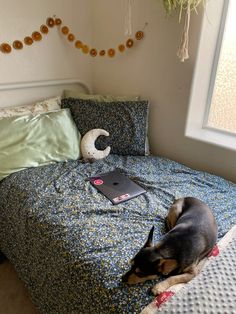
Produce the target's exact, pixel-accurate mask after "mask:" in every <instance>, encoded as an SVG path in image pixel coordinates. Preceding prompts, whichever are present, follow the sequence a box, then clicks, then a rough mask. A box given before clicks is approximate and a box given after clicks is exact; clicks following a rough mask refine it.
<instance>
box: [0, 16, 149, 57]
mask: <svg viewBox="0 0 236 314" xmlns="http://www.w3.org/2000/svg"><path fill="white" fill-rule="evenodd" d="M54 26H58V28H59V30H60V32H61V33H62V34H63V35H64V36H66V38H67V40H68V41H69V42H71V43H74V47H75V48H77V49H81V51H82V52H83V53H84V54H88V55H90V56H91V57H96V56H101V57H103V56H108V57H110V58H113V57H115V55H116V53H117V51H116V49H114V48H109V49H108V50H105V49H101V50H98V49H96V48H91V49H90V48H89V46H88V45H87V44H85V43H83V42H82V41H81V40H79V39H77V38H76V37H75V35H74V34H73V33H71V32H70V29H69V27H68V26H66V25H64V26H62V20H61V19H60V18H52V17H49V18H47V21H46V25H45V24H42V25H41V26H40V31H34V32H33V33H32V34H31V36H26V37H25V38H24V39H23V41H20V40H14V41H13V43H12V44H9V43H2V44H0V52H2V53H5V54H8V53H11V52H12V48H13V49H15V50H21V49H23V48H24V45H26V46H31V45H32V44H33V43H34V42H37V41H41V40H42V38H43V36H42V35H47V34H48V32H49V30H50V28H53V27H54ZM143 37H144V33H143V31H137V32H136V34H135V38H134V39H133V38H129V39H128V40H127V41H126V42H125V43H121V44H119V45H118V46H117V49H118V51H119V52H120V53H123V52H124V51H125V50H126V48H128V49H130V48H132V47H133V46H134V45H135V40H136V41H139V40H141V39H143Z"/></svg>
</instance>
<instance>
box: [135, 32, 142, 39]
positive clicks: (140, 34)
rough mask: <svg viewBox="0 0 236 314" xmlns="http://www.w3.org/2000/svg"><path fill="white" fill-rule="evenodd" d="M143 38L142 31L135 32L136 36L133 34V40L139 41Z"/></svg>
mask: <svg viewBox="0 0 236 314" xmlns="http://www.w3.org/2000/svg"><path fill="white" fill-rule="evenodd" d="M143 37H144V33H143V32H142V31H137V32H136V34H135V38H136V39H137V40H140V39H142V38H143Z"/></svg>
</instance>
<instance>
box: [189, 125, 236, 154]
mask: <svg viewBox="0 0 236 314" xmlns="http://www.w3.org/2000/svg"><path fill="white" fill-rule="evenodd" d="M185 136H187V137H189V138H192V139H195V140H199V141H202V142H206V143H209V144H214V145H217V146H220V147H223V148H227V149H230V150H233V151H236V135H235V134H234V133H230V132H227V131H224V130H219V129H214V128H210V127H205V128H194V127H191V126H187V128H186V131H185Z"/></svg>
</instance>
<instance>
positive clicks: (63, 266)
mask: <svg viewBox="0 0 236 314" xmlns="http://www.w3.org/2000/svg"><path fill="white" fill-rule="evenodd" d="M115 168H118V169H120V171H122V172H124V173H126V174H127V175H128V176H129V177H131V178H133V180H134V181H135V182H137V183H138V184H140V185H141V186H142V187H144V188H145V189H146V190H147V193H146V194H144V195H141V196H139V197H137V198H134V199H132V200H130V201H128V202H125V203H122V204H119V205H117V206H113V205H112V204H111V203H110V201H109V200H108V199H106V198H105V197H104V196H103V195H102V194H100V193H98V191H97V190H96V189H95V188H94V187H93V186H92V185H90V183H89V182H88V181H87V180H86V178H88V177H89V176H93V175H95V174H96V173H103V172H107V171H111V170H114V169H115ZM0 195H1V198H0V249H1V250H2V251H3V252H4V253H5V254H6V256H7V257H8V258H9V259H10V261H11V262H12V263H13V264H14V266H15V268H16V271H17V272H18V274H19V276H20V278H21V279H22V280H23V281H24V282H25V284H26V286H27V288H28V291H29V293H30V295H31V298H32V300H33V302H34V304H35V305H36V307H37V309H38V312H39V313H58V314H64V313H65V314H69V313H71V314H77V313H83V314H86V313H96V314H97V313H104V314H106V313H108V314H109V313H132V314H133V313H140V312H141V310H142V309H143V308H144V307H145V306H146V305H147V304H148V303H149V302H151V301H152V299H153V297H152V296H150V295H149V294H148V288H149V287H150V286H151V285H152V283H150V282H147V283H144V284H140V285H135V286H131V287H129V286H126V285H123V284H122V283H121V275H122V274H123V273H124V272H125V271H127V269H128V268H129V266H128V261H129V259H130V258H131V257H132V256H133V255H134V254H135V253H136V252H137V251H138V250H139V248H140V247H141V246H142V245H143V243H144V241H145V239H146V237H147V234H148V232H149V230H150V228H151V227H152V226H153V225H155V239H156V241H157V240H158V239H159V238H160V237H161V236H162V235H163V233H164V218H165V217H166V214H167V211H168V208H169V206H170V205H171V204H172V202H173V201H174V199H175V198H179V197H184V196H194V197H198V198H200V199H201V200H203V201H205V202H206V203H207V204H208V205H209V206H210V207H211V208H212V209H213V212H214V214H215V217H216V220H217V222H218V226H219V237H222V236H223V235H224V234H225V233H226V232H227V231H228V230H229V229H230V228H231V227H232V226H233V225H234V224H236V185H235V184H233V183H231V182H229V181H226V180H224V179H222V178H220V177H217V176H214V175H210V174H207V173H204V172H199V171H195V170H192V169H190V168H187V167H185V166H183V165H181V164H179V163H176V162H174V161H170V160H167V159H163V158H159V157H150V156H149V157H130V156H117V155H110V156H109V157H108V158H107V159H105V160H102V161H98V162H95V163H93V164H84V163H81V162H80V161H72V162H67V163H59V164H54V165H50V166H45V167H39V168H31V169H28V170H24V171H21V172H18V173H15V174H13V175H11V176H10V177H8V178H6V179H4V180H3V181H2V182H1V183H0Z"/></svg>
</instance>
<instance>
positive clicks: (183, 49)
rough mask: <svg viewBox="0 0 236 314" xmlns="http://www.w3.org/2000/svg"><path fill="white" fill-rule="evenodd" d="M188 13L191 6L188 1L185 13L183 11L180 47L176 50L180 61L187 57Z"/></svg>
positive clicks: (189, 13)
mask: <svg viewBox="0 0 236 314" xmlns="http://www.w3.org/2000/svg"><path fill="white" fill-rule="evenodd" d="M190 15H191V8H190V3H188V6H187V9H186V13H185V20H184V29H183V33H182V36H181V41H180V47H179V50H178V52H177V56H178V57H179V58H180V61H181V62H184V61H185V59H188V58H189V54H188V42H189V25H190Z"/></svg>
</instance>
